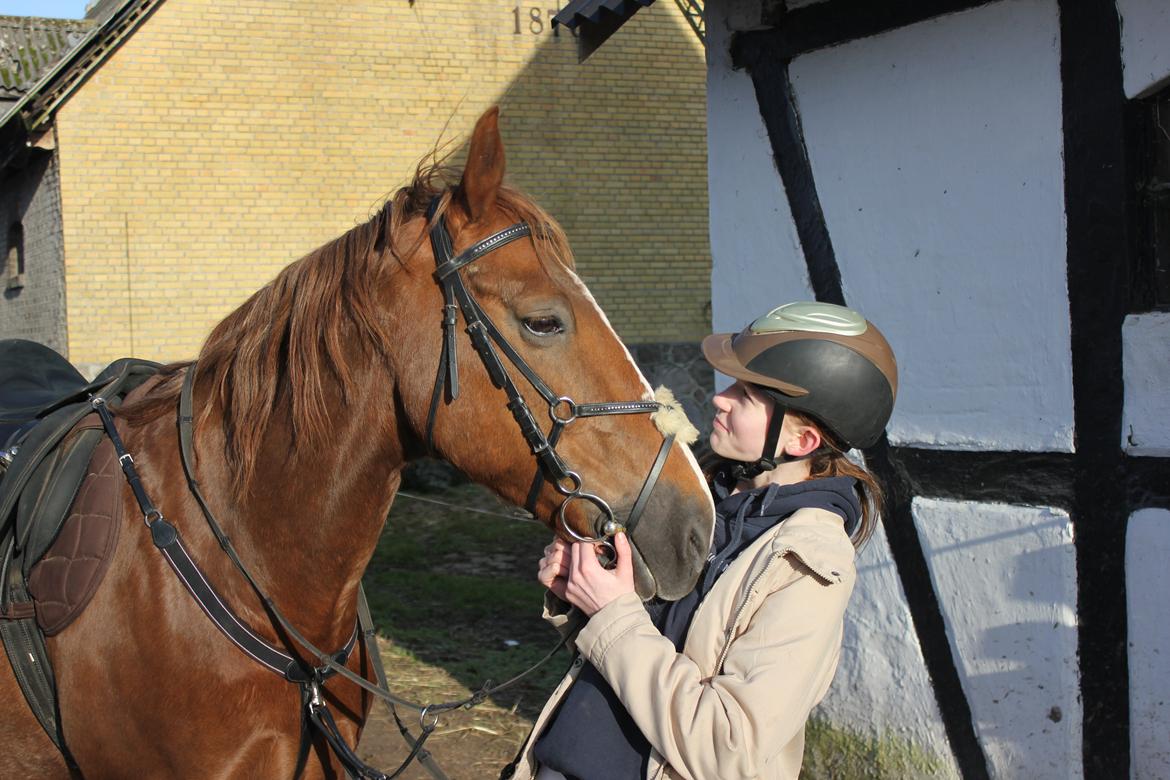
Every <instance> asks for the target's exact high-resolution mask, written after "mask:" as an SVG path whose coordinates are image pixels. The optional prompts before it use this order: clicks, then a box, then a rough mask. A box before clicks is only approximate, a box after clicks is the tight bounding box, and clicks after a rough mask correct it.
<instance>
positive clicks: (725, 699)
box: [577, 558, 852, 780]
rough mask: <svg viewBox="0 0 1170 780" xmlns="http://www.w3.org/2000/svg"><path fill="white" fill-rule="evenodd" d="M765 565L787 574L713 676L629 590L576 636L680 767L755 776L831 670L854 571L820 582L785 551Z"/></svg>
mask: <svg viewBox="0 0 1170 780" xmlns="http://www.w3.org/2000/svg"><path fill="white" fill-rule="evenodd" d="M772 565H780V566H785V567H787V568H788V569H789V571H788V572H787V573H786V574H787V575H790V576H785V577H783V578H782V579H781V582H782V585H781V587H780V588H779V589H778V590H776V591H774V592H772V593H770V594H769V595H767V596H766V597H765V598H764V599H763V601H762V603H760V605H759V607H758V609H757V610H756V611H755V612H754V614H753V615H752V617H751V619H750V620H749V621H748V623H747V626H746V628H744V629H743V633H741V634H740V635H739V636H738V637H736V638H734V639H733V641H732V644H731V647H730V649H729V651H728V653H727V656H726V658H725V660H724V662H723V666H722V669H721V670H719V672H718V673H717V674H716V675H715V676H713V677H707V676H706V673H705V672H704V671H703V670H701V669H700V668H699V667H698V666H697V665H696V664H695V662H694V661H692V660H691V659H690V658H689V657H688V656H686V655H684V654H681V653H677V652H676V651H675V649H674V644H673V643H672V642H671V641H670V640H669V639H667V638H665V637H664V636H662V634H660V633H659V632H658V629H657V628H655V627H654V625H653V624H652V623H651V622H650V618H649V616H648V615H647V613H646V610H645V609H644V608H643V607H642V605H641V604H640V603H639V601H638V599H637V597H636V596H634V595H633V594H629V595H626V596H622V597H621V598H619V599H615V600H614V601H613V602H611V603H610V604H607V605H606V606H605V607H604V608H603V609H601V610H599V611H598V612H597V613H596V614H595V615H594V616H593V618H592V619H591V620H590V621H589V623H587V624H586V626H585V627H584V629H582V631H581V633H580V634H579V635H578V637H577V647H578V649H579V650H580V651H581V653H582V654H583V655H584V656H585V657H586V658H587V659H588V660H589V661H590V662H591V663H592V664H593V665H594V666H595V667H597V669H598V670H599V671H600V672H601V673H602V675H604V677H605V678H606V680H608V681H609V683H610V685H612V686H613V689H614V691H615V692H616V693H617V695H618V697H619V698H620V699H621V701H622V703H623V704H625V706H626V708H627V709H628V710H629V712H630V715H631V716H632V717H633V719H634V722H635V723H637V725H638V727H639V728H640V729H641V730H642V733H643V734H645V735H646V738H647V739H648V740H649V741H650V744H651V745H653V746H654V747H655V748H656V749H657V750H658V752H659V753H661V754H662V755H663V757H664V758H665V759H666V762H667V763H668V764H669V765H670V766H671V768H672V769H673V770H674V771H676V772H678V773H679V774H680V775H682V776H683V777H686V778H693V779H695V780H702V779H705V778H712V777H719V778H758V777H760V776H761V775H762V774H763V773H764V767H765V766H766V765H767V763H768V761H769V759H770V758H771V757H772V756H773V755H775V754H776V753H778V752H779V751H780V750H781V749H782V748H783V747H784V746H785V745H787V744H788V743H789V742H790V741H791V740H792V739H793V737H795V736H796V734H797V733H798V732H799V731H800V729H801V728H803V727H804V724H805V721H806V720H807V718H808V714H809V712H810V711H811V710H812V708H813V707H814V706H815V705H816V703H817V702H819V701H820V699H821V698H822V697H823V696H824V694H825V692H826V690H827V689H828V686H829V683H830V682H831V680H832V676H833V672H834V671H835V670H836V667H837V659H838V656H839V653H840V648H841V636H842V620H843V616H844V612H845V605H846V603H847V602H848V600H849V594H850V591H851V590H852V581H851V580H849V581H848V583H839V584H825V583H824V582H822V581H821V580H819V579H818V578H817V577H816V576H814V575H813V574H812V573H811V572H809V570H807V569H805V568H804V567H803V566H802V565H801V564H800V563H799V562H793V561H791V560H790V559H789V558H781V559H779V560H778V561H776V562H774V563H773V564H772ZM726 622H727V625H728V626H730V625H731V624H732V616H730V615H729V616H727V621H726Z"/></svg>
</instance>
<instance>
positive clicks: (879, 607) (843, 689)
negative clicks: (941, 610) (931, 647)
mask: <svg viewBox="0 0 1170 780" xmlns="http://www.w3.org/2000/svg"><path fill="white" fill-rule="evenodd" d="M815 715H817V716H821V717H825V718H827V719H828V720H829V721H830V722H832V723H834V724H836V725H839V726H846V727H848V728H849V729H851V730H853V731H856V732H859V733H862V734H866V735H869V736H874V737H895V738H897V739H899V740H901V741H903V742H904V743H907V744H910V745H913V746H914V747H915V748H916V749H917V750H920V751H922V752H924V753H927V754H929V755H931V756H933V757H934V758H935V759H937V761H938V764H939V770H938V772H937V773H935V774H933V775H932V777H940V778H957V777H959V769H958V765H957V764H956V763H955V759H954V754H953V753H952V752H951V747H950V742H949V741H948V740H947V735H946V731H945V730H944V728H943V725H942V716H941V715H940V714H939V711H938V704H937V702H936V701H935V697H934V690H933V689H932V687H931V684H930V677H929V676H928V675H927V673H926V664H925V662H924V661H923V659H922V648H921V647H920V646H919V644H918V636H917V635H916V634H915V633H914V625H913V623H912V622H911V618H910V608H909V606H907V604H906V594H905V592H904V591H903V590H902V583H901V580H899V579H898V573H897V570H896V569H895V567H894V560H893V556H892V555H891V554H890V545H889V542H888V541H887V538H886V532H885V529H884V528H883V527H882V526H880V525H879V526H878V528H877V530H876V531H875V532H874V535H873V537H871V538H870V540H869V542H868V543H866V546H865V547H863V548H862V550H861V552H860V554H859V555H858V558H857V586H856V587H855V588H854V590H853V596H852V598H851V599H850V601H849V608H848V610H847V611H846V613H845V639H844V642H843V643H842V646H841V664H840V666H839V667H838V668H837V676H836V677H835V678H834V679H833V685H832V687H831V688H830V689H829V693H828V695H827V696H826V697H825V700H824V702H822V704H821V705H820V707H818V708H817V711H816V712H815Z"/></svg>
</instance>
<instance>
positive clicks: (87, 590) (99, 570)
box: [28, 438, 123, 636]
mask: <svg viewBox="0 0 1170 780" xmlns="http://www.w3.org/2000/svg"><path fill="white" fill-rule="evenodd" d="M122 482H123V480H122V469H121V467H120V466H119V465H118V459H117V457H116V456H115V453H114V446H113V445H112V444H111V443H110V440H109V438H103V439H102V442H101V443H100V444H99V445H98V446H97V449H96V450H95V451H94V454H93V458H92V459H91V460H90V462H89V468H88V472H87V474H86V476H85V480H84V481H83V482H82V483H81V488H80V489H79V490H78V491H77V499H76V500H75V501H74V502H73V506H72V507H71V508H70V509H69V515H68V517H66V518H65V522H64V524H62V526H61V532H60V533H59V534H58V535H57V538H56V539H55V540H54V541H53V544H52V545H51V546H50V547H49V550H48V552H47V553H45V556H44V557H43V558H42V559H41V560H40V561H39V562H38V563H37V564H36V565H35V566H33V568H32V571H31V572H30V574H29V579H28V589H29V593H31V594H32V597H33V600H34V602H35V606H36V616H37V624H38V625H39V626H40V627H41V630H42V631H44V632H45V635H46V636H53V635H54V634H57V633H59V632H60V631H62V630H63V629H64V628H65V627H66V626H68V625H69V624H70V623H72V622H73V621H74V620H75V619H76V618H77V616H78V615H80V614H81V612H82V610H84V609H85V607H86V605H87V604H89V601H90V599H92V598H93V594H94V593H95V592H96V591H97V588H98V585H100V584H101V581H102V577H104V576H105V573H106V569H108V568H109V565H110V559H111V558H113V555H114V550H115V549H116V548H117V546H118V530H119V528H120V527H121V525H122V501H121V486H122Z"/></svg>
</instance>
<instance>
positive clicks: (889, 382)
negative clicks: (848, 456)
mask: <svg viewBox="0 0 1170 780" xmlns="http://www.w3.org/2000/svg"><path fill="white" fill-rule="evenodd" d="M703 355H704V357H706V358H707V361H708V362H709V363H710V364H711V365H712V366H714V367H715V369H716V370H718V371H719V372H721V373H724V374H727V375H728V376H730V377H734V378H736V379H739V380H742V381H744V382H749V383H751V384H754V385H757V386H758V387H760V388H762V389H763V390H764V391H766V392H767V393H768V395H770V396H771V397H772V398H773V399H774V400H775V401H776V403H777V404H778V406H779V407H782V408H785V409H792V410H795V411H798V412H803V413H804V414H807V415H810V416H811V417H813V418H815V419H816V420H817V421H818V422H819V423H821V424H822V425H823V426H824V428H825V429H826V430H827V433H828V434H829V435H830V438H831V439H832V440H833V441H834V443H836V444H837V445H838V446H841V447H842V448H843V449H848V448H852V447H868V446H870V445H872V444H874V443H875V442H877V440H878V439H879V438H880V437H881V435H882V432H883V431H884V430H885V427H886V423H887V422H888V421H889V419H890V414H891V413H892V412H893V409H894V398H895V397H896V396H897V393H898V365H897V363H896V362H895V360H894V353H893V350H891V349H890V345H889V343H888V342H887V341H886V339H885V337H884V336H882V334H881V331H879V330H878V329H877V328H876V327H875V326H874V325H873V323H871V322H869V321H867V320H866V319H865V318H864V317H862V316H861V315H860V314H858V313H857V312H855V311H853V310H852V309H847V308H845V307H844V306H836V305H833V304H830V303H815V302H798V303H788V304H785V305H783V306H778V307H776V308H775V309H772V310H771V311H770V312H768V313H767V314H765V315H764V316H762V317H760V318H758V319H757V320H755V321H754V322H752V323H751V324H750V325H748V326H747V327H746V328H744V329H743V330H742V331H740V332H739V333H738V334H731V333H716V334H714V335H712V336H708V337H707V338H706V339H704V340H703ZM773 417H775V418H777V423H776V428H777V431H776V432H775V433H778V429H779V421H780V420H781V419H782V418H783V415H773ZM770 427H771V426H770ZM770 433H771V432H770ZM768 438H769V439H771V442H772V450H773V451H775V443H776V439H775V438H773V437H772V436H769V437H768ZM769 455H770V453H769V452H767V451H765V453H764V458H763V460H769V458H768V456H769ZM763 465H764V467H765V468H772V467H774V464H772V465H768V464H767V463H765V464H763Z"/></svg>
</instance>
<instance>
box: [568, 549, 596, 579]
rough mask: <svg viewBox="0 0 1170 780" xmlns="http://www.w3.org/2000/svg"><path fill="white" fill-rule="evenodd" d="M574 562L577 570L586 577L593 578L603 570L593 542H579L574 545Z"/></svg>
mask: <svg viewBox="0 0 1170 780" xmlns="http://www.w3.org/2000/svg"><path fill="white" fill-rule="evenodd" d="M573 560H574V563H575V564H576V565H577V569H578V570H579V571H580V572H581V573H582V574H584V575H585V576H586V577H590V576H593V575H594V574H596V573H597V571H599V570H601V564H600V563H598V561H597V550H596V549H594V546H593V543H592V542H577V543H576V544H574V545H573Z"/></svg>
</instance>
